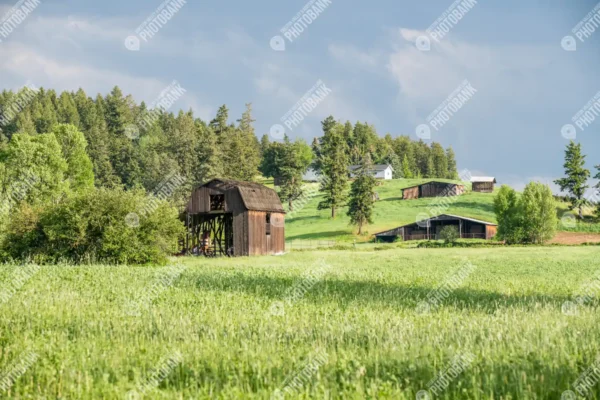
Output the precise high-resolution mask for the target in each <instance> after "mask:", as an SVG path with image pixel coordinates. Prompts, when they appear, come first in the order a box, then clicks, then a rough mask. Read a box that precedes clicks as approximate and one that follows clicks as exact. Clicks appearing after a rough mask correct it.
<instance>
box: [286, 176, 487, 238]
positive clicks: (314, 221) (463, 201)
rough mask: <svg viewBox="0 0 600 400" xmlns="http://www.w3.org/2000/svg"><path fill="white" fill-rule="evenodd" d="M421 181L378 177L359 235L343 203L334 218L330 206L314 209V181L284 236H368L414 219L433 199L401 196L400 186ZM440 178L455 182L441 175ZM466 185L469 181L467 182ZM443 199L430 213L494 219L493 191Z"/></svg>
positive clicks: (403, 186) (318, 198) (317, 198)
mask: <svg viewBox="0 0 600 400" xmlns="http://www.w3.org/2000/svg"><path fill="white" fill-rule="evenodd" d="M425 181H429V179H421V180H417V179H394V180H390V181H381V183H382V185H381V186H378V187H377V188H376V191H377V193H379V198H380V200H379V201H378V202H376V203H375V211H374V215H373V224H372V225H369V227H368V228H367V230H366V232H365V235H364V236H363V237H362V238H359V237H357V236H356V235H355V233H356V228H354V227H352V226H350V225H349V222H350V219H349V217H347V216H346V212H347V208H346V207H342V208H340V209H338V211H337V217H336V219H331V211H330V210H317V204H318V203H319V202H320V201H321V200H322V195H320V194H319V193H318V192H317V190H316V187H317V184H311V185H312V189H313V191H314V192H315V193H317V195H316V196H314V197H312V198H311V199H310V200H309V201H308V202H307V203H306V204H305V205H304V207H301V208H299V209H298V210H296V211H294V212H293V213H291V214H289V215H288V216H287V217H286V226H285V229H286V240H316V239H321V240H324V239H331V240H338V241H353V240H354V239H357V240H361V239H362V240H369V239H371V235H372V234H374V233H377V232H381V231H384V230H386V229H391V228H396V227H398V226H400V225H404V224H408V223H412V222H415V221H416V219H417V216H418V215H419V214H421V213H427V212H428V210H430V209H431V208H432V207H433V206H434V204H435V203H434V201H437V200H435V199H431V198H425V199H416V200H402V189H403V188H407V187H410V186H414V185H416V184H418V183H421V182H425ZM441 181H446V182H455V181H449V180H444V179H441ZM467 186H469V185H468V184H467ZM445 199H447V200H448V201H449V207H448V208H447V209H443V210H441V211H442V212H434V213H433V214H434V215H436V214H439V213H449V214H458V215H462V216H465V217H471V218H477V219H481V220H484V221H489V222H496V217H495V215H494V210H493V200H494V195H493V194H488V193H472V192H469V193H467V194H464V195H462V196H456V197H448V198H445ZM430 214H431V213H430Z"/></svg>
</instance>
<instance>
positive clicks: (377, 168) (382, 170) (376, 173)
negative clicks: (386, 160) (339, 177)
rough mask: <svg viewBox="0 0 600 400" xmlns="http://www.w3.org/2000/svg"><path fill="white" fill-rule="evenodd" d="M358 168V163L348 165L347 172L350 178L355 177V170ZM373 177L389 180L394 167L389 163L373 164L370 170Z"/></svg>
mask: <svg viewBox="0 0 600 400" xmlns="http://www.w3.org/2000/svg"><path fill="white" fill-rule="evenodd" d="M359 168H360V165H351V166H349V167H348V172H349V173H350V177H351V178H355V177H356V170H357V169H359ZM370 172H371V173H372V174H373V177H374V178H375V179H384V180H390V179H392V178H393V175H394V168H392V166H391V165H389V164H381V165H373V168H372V169H371V170H370Z"/></svg>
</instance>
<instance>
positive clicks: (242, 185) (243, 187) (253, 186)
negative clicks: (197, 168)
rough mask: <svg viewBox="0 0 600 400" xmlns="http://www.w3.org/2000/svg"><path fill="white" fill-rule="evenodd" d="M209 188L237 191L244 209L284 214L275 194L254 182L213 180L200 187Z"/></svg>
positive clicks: (273, 191)
mask: <svg viewBox="0 0 600 400" xmlns="http://www.w3.org/2000/svg"><path fill="white" fill-rule="evenodd" d="M210 184H212V185H211V186H212V187H214V188H216V189H221V190H223V191H227V190H232V189H237V190H238V191H239V192H240V196H241V197H242V201H243V202H244V206H246V209H248V210H251V211H271V212H279V213H284V212H285V210H284V209H283V206H282V205H281V200H279V196H278V195H277V192H276V191H275V190H273V189H271V188H268V187H266V186H264V185H261V184H259V183H254V182H241V181H234V180H230V179H213V180H211V181H209V182H207V183H205V184H204V185H202V186H208V185H210Z"/></svg>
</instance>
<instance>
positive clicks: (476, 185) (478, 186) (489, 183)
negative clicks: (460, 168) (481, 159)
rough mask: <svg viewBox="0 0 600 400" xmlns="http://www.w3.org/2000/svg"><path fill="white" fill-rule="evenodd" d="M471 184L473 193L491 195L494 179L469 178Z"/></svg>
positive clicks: (487, 177)
mask: <svg viewBox="0 0 600 400" xmlns="http://www.w3.org/2000/svg"><path fill="white" fill-rule="evenodd" d="M471 183H472V184H473V191H474V192H479V193H492V192H493V191H494V184H495V183H496V178H494V177H492V176H474V177H472V178H471Z"/></svg>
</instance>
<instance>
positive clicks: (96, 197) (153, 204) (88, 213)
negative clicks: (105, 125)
mask: <svg viewBox="0 0 600 400" xmlns="http://www.w3.org/2000/svg"><path fill="white" fill-rule="evenodd" d="M134 213H135V215H137V216H138V217H139V218H138V219H139V223H132V221H133V222H137V221H136V218H132V216H133V215H134ZM177 217H178V214H177V210H176V209H174V208H173V207H171V206H169V205H168V204H167V203H166V202H164V201H158V200H156V199H154V200H153V199H152V198H149V197H146V196H144V194H143V193H142V192H125V191H122V190H107V189H91V190H89V191H85V192H83V193H80V194H77V195H73V196H71V197H67V198H64V199H63V200H61V201H60V202H59V203H58V204H54V205H48V206H46V207H35V208H34V207H31V206H29V205H27V204H24V205H22V206H21V207H19V209H18V210H16V211H15V212H14V214H13V215H12V216H11V219H10V221H9V224H8V228H7V232H6V236H5V237H4V240H3V242H2V245H1V246H0V248H1V249H2V255H3V256H4V258H10V259H15V260H24V259H31V260H33V261H36V262H59V261H63V260H64V261H70V262H75V263H81V262H91V261H102V262H108V263H116V264H154V263H157V264H162V263H164V262H165V261H166V256H167V255H168V254H169V252H170V251H171V249H172V247H173V245H174V244H175V242H176V240H177V238H178V236H179V235H180V234H181V233H182V231H183V225H182V224H181V222H180V221H179V220H178V218H177Z"/></svg>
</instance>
